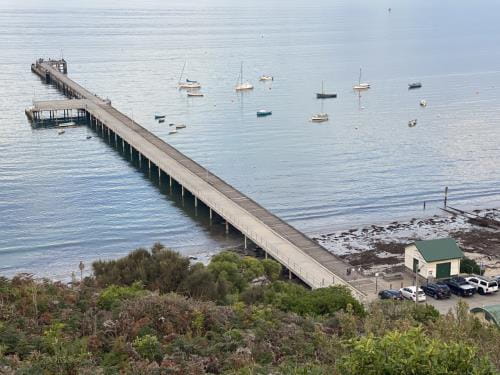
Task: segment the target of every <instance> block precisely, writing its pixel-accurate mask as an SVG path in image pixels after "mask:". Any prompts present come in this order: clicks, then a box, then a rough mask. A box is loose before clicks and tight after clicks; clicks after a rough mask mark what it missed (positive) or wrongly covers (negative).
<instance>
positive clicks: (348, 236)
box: [312, 208, 500, 274]
mask: <svg viewBox="0 0 500 375" xmlns="http://www.w3.org/2000/svg"><path fill="white" fill-rule="evenodd" d="M474 213H477V214H479V215H482V216H486V217H491V218H496V219H500V209H497V208H492V209H486V210H476V211H474ZM443 237H452V238H454V239H456V240H457V242H458V244H459V246H460V247H461V248H462V250H463V251H464V252H465V254H466V256H468V257H470V258H473V259H475V260H476V261H477V262H478V263H480V264H483V265H484V266H485V268H486V274H500V230H495V229H490V228H484V227H480V226H477V225H474V224H471V223H470V222H469V221H468V220H467V219H466V218H465V217H463V216H456V215H446V216H438V215H435V216H433V217H430V218H425V219H416V218H414V219H412V220H410V221H408V222H392V223H390V224H388V225H384V226H378V225H371V226H367V227H364V228H359V229H351V230H344V231H337V232H332V233H325V234H319V235H316V236H314V237H312V238H313V239H314V240H315V241H317V242H318V243H319V244H321V245H322V246H324V247H325V248H326V249H328V250H329V251H331V252H332V253H333V254H335V255H337V256H339V257H341V258H343V259H344V260H346V261H347V262H349V263H350V264H352V265H353V266H359V267H362V268H363V269H364V270H365V271H367V272H368V273H374V272H392V271H395V270H398V269H399V268H401V267H402V265H403V262H404V247H405V245H407V244H408V243H411V242H413V241H414V240H429V239H435V238H443Z"/></svg>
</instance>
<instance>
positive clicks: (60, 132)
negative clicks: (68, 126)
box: [57, 129, 66, 135]
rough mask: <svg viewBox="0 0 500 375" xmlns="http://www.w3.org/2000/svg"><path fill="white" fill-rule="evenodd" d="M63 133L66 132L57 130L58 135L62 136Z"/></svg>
mask: <svg viewBox="0 0 500 375" xmlns="http://www.w3.org/2000/svg"><path fill="white" fill-rule="evenodd" d="M64 133H66V131H65V130H63V129H60V130H58V131H57V134H58V135H61V134H64Z"/></svg>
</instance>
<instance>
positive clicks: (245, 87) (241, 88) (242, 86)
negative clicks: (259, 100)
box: [234, 62, 253, 91]
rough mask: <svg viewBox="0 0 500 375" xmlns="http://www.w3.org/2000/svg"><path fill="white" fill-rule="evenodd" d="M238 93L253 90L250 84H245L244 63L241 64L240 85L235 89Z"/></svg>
mask: <svg viewBox="0 0 500 375" xmlns="http://www.w3.org/2000/svg"><path fill="white" fill-rule="evenodd" d="M234 89H235V90H236V91H244V90H252V89H253V85H252V84H251V83H250V82H243V62H241V67H240V83H238V84H237V85H236V86H235V88H234Z"/></svg>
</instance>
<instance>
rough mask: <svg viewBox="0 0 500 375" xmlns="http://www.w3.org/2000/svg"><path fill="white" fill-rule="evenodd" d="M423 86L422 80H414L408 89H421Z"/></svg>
mask: <svg viewBox="0 0 500 375" xmlns="http://www.w3.org/2000/svg"><path fill="white" fill-rule="evenodd" d="M421 87H422V84H421V83H420V82H413V83H409V84H408V90H411V89H419V88H421Z"/></svg>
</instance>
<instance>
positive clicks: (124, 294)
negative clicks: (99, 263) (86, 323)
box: [97, 282, 144, 310]
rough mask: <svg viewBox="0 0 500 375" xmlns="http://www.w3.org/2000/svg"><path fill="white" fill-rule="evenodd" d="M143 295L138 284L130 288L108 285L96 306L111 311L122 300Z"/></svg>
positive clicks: (142, 290)
mask: <svg viewBox="0 0 500 375" xmlns="http://www.w3.org/2000/svg"><path fill="white" fill-rule="evenodd" d="M143 294H144V289H143V288H142V285H141V283H140V282H135V283H134V284H132V286H118V285H110V286H108V287H107V288H106V289H104V290H103V291H102V292H101V294H100V295H99V299H98V301H97V304H98V306H99V307H101V308H103V309H106V310H111V309H113V308H116V307H117V306H119V305H120V303H121V302H122V301H123V300H126V299H130V298H134V297H137V296H140V295H143Z"/></svg>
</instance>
